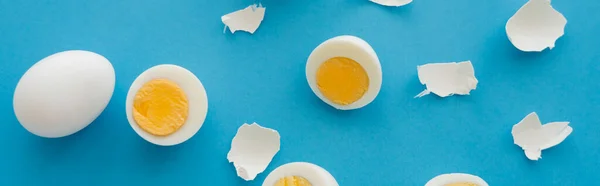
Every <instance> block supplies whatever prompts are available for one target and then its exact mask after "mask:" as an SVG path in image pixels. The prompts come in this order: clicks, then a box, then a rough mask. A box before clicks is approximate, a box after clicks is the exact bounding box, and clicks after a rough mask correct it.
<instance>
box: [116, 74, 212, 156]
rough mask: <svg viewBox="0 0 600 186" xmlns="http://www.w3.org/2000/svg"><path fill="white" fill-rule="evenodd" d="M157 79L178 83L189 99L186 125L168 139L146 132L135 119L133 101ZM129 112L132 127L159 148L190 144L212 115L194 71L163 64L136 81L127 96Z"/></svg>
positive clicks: (126, 106)
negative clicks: (146, 86) (207, 115)
mask: <svg viewBox="0 0 600 186" xmlns="http://www.w3.org/2000/svg"><path fill="white" fill-rule="evenodd" d="M155 79H168V80H170V81H172V82H174V83H176V84H177V85H179V87H180V88H181V89H182V90H183V92H184V93H185V94H186V96H187V99H188V109H189V115H188V117H187V119H186V120H185V123H184V124H183V125H182V126H181V128H179V129H178V130H177V131H175V132H174V133H172V134H170V135H167V136H156V135H153V134H150V133H148V132H146V131H144V130H143V129H142V128H141V127H140V126H139V125H138V124H137V123H136V121H135V120H134V117H133V100H134V97H135V96H136V93H137V92H138V90H139V89H140V88H141V87H142V86H143V85H144V84H145V83H146V82H149V81H151V80H155ZM125 109H126V113H127V120H128V121H129V124H130V125H131V128H133V130H134V131H135V132H136V133H137V134H138V135H139V136H140V137H142V138H143V139H145V140H146V141H148V142H150V143H153V144H156V145H160V146H172V145H177V144H180V143H183V142H185V141H187V140H188V139H190V138H191V137H192V136H194V135H195V134H196V133H197V132H198V130H200V127H202V124H203V123H204V120H205V119H206V114H207V112H208V98H207V95H206V91H205V89H204V86H203V85H202V83H201V82H200V80H199V79H198V78H197V77H196V76H195V75H194V74H193V73H192V72H190V71H189V70H187V69H185V68H183V67H180V66H177V65H171V64H163V65H157V66H154V67H152V68H149V69H148V70H146V71H144V72H143V73H142V74H140V75H139V76H138V77H137V78H136V79H135V80H134V81H133V83H132V84H131V87H130V88H129V92H128V93H127V100H126V103H125Z"/></svg>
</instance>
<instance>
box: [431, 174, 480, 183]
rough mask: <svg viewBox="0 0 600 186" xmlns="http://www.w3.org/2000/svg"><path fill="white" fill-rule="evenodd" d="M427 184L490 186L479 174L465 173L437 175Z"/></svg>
mask: <svg viewBox="0 0 600 186" xmlns="http://www.w3.org/2000/svg"><path fill="white" fill-rule="evenodd" d="M425 186H488V184H487V183H486V182H485V181H484V180H483V179H481V178H480V177H479V176H475V175H471V174H465V173H450V174H442V175H439V176H436V177H434V178H432V179H431V180H429V181H428V182H427V183H425Z"/></svg>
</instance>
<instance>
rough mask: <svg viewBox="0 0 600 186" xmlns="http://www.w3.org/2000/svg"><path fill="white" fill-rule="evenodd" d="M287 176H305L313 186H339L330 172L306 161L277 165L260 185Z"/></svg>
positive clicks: (265, 185) (268, 185) (272, 182)
mask: <svg viewBox="0 0 600 186" xmlns="http://www.w3.org/2000/svg"><path fill="white" fill-rule="evenodd" d="M288 176H299V177H302V178H305V179H306V180H307V181H308V182H310V183H311V185H314V186H339V184H338V183H337V181H336V180H335V178H334V177H333V176H332V175H331V173H329V172H328V171H327V170H325V169H324V168H322V167H320V166H318V165H315V164H312V163H307V162H293V163H288V164H284V165H282V166H279V167H277V168H276V169H275V170H273V171H272V172H271V173H269V175H268V176H267V178H265V181H264V182H263V184H262V186H273V185H275V183H277V182H278V181H279V180H280V179H282V178H285V177H288Z"/></svg>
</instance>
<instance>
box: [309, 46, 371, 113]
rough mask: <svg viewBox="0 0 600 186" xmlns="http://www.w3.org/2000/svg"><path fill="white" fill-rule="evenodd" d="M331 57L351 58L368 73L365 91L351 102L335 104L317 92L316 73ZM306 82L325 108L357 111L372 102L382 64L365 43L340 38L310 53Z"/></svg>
mask: <svg viewBox="0 0 600 186" xmlns="http://www.w3.org/2000/svg"><path fill="white" fill-rule="evenodd" d="M334 57H346V58H350V59H352V60H354V61H356V62H357V63H358V64H360V66H362V68H363V69H364V70H365V72H366V73H367V76H368V79H369V86H368V88H367V91H366V92H365V93H364V95H363V96H362V97H361V98H360V99H358V100H357V101H355V102H353V103H350V104H347V105H341V104H336V103H334V102H332V101H331V100H329V99H327V98H326V97H325V96H324V95H323V93H321V91H320V90H319V87H318V86H319V85H318V84H317V71H318V69H319V67H320V66H321V65H322V64H323V63H324V62H325V61H327V60H328V59H331V58H334ZM306 79H307V81H308V85H309V86H310V89H311V90H312V91H313V93H315V95H316V96H317V97H319V99H321V100H322V101H323V102H325V103H327V104H328V105H331V106H332V107H334V108H336V109H339V110H352V109H358V108H362V107H364V106H366V105H368V104H369V103H371V102H372V101H373V100H375V97H377V95H378V94H379V90H380V89H381V83H382V72H381V64H380V63H379V58H378V57H377V54H376V53H375V50H373V48H372V47H371V45H369V43H367V42H366V41H365V40H363V39H361V38H358V37H356V36H350V35H342V36H337V37H334V38H331V39H328V40H326V41H325V42H323V43H321V44H320V45H319V46H317V47H316V48H315V49H314V50H313V51H312V53H311V54H310V56H309V57H308V60H307V62H306Z"/></svg>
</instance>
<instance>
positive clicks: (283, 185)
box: [273, 176, 312, 186]
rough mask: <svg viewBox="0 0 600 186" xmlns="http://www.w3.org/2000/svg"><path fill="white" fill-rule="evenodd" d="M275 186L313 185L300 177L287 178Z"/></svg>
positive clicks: (280, 180)
mask: <svg viewBox="0 0 600 186" xmlns="http://www.w3.org/2000/svg"><path fill="white" fill-rule="evenodd" d="M273 186H312V184H310V182H308V180H306V178H303V177H300V176H287V177H284V178H281V179H279V180H278V181H277V182H276V183H275V185H273Z"/></svg>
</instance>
